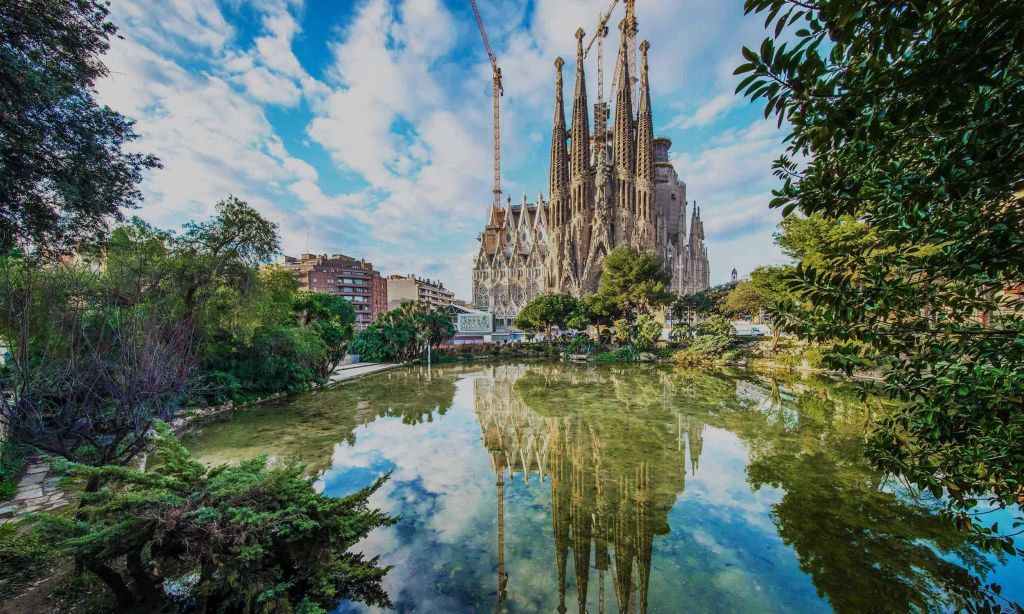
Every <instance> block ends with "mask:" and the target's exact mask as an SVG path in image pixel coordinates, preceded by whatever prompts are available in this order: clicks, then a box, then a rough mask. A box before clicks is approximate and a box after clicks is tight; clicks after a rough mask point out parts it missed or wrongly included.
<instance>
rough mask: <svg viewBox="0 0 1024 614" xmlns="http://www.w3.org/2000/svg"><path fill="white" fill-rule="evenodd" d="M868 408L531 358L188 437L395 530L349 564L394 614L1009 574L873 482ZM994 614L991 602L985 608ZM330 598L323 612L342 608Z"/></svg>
mask: <svg viewBox="0 0 1024 614" xmlns="http://www.w3.org/2000/svg"><path fill="white" fill-rule="evenodd" d="M878 407H879V406H878V403H877V401H870V400H869V401H868V402H862V401H861V400H860V397H859V395H858V394H857V393H856V391H854V390H852V389H850V388H848V387H846V386H838V385H835V384H830V383H827V382H824V381H820V380H814V379H789V380H779V379H772V378H768V377H765V376H757V375H754V374H752V373H749V372H724V371H723V372H710V373H705V372H680V371H675V370H671V369H666V368H661V367H654V366H649V367H644V366H630V367H617V366H609V367H585V366H584V367H580V366H570V365H562V364H549V363H535V364H526V365H517V364H505V365H496V366H486V367H479V366H467V365H453V366H446V367H441V368H435V369H433V370H432V371H429V372H428V371H426V370H424V369H408V370H402V371H392V372H389V373H386V374H381V375H378V376H373V377H370V378H366V379H363V380H359V381H357V382H353V383H351V384H348V385H345V386H341V387H338V388H335V389H331V390H326V391H320V392H316V393H310V394H306V395H301V396H298V397H295V398H292V399H289V400H286V401H281V402H277V403H273V404H267V405H263V406H259V407H257V408H255V409H252V410H249V411H246V412H242V413H240V414H238V415H237V416H236V417H235V418H234V419H233V420H232V421H231V422H228V423H224V424H219V425H213V426H209V427H206V428H205V430H204V432H203V433H202V435H201V436H199V437H198V438H196V439H195V440H194V441H191V442H189V444H190V448H191V449H192V450H193V452H194V453H195V454H196V455H197V456H199V457H200V458H201V459H202V460H204V461H205V462H223V461H237V460H240V459H242V458H246V457H249V456H253V455H255V454H261V453H266V454H269V455H271V456H272V457H274V458H277V459H280V460H288V461H295V462H300V463H303V464H305V465H307V467H308V468H309V471H310V472H311V473H314V474H316V475H317V476H318V484H319V486H320V487H322V488H323V489H324V492H325V493H327V494H329V495H333V496H343V495H345V494H347V493H348V492H351V491H352V490H355V489H356V488H359V487H362V486H364V485H365V484H367V483H369V482H370V481H371V480H372V479H373V478H374V477H376V476H377V475H380V474H381V473H383V472H385V471H392V472H393V475H392V480H391V481H390V482H389V483H388V484H387V485H386V486H385V488H384V489H382V490H381V491H380V492H379V493H378V494H377V495H375V498H374V500H373V503H374V504H375V505H377V506H379V507H381V508H383V509H385V510H386V511H388V512H391V513H394V514H398V515H401V516H402V520H401V522H400V523H399V524H398V525H396V526H395V527H391V528H388V529H384V530H380V531H377V532H375V533H374V534H372V535H371V536H370V537H369V538H368V539H367V540H366V541H365V542H364V543H363V544H362V546H361V547H362V549H363V550H364V551H365V552H367V553H369V554H373V555H379V556H381V559H382V562H384V563H385V564H389V565H393V566H394V568H393V569H392V571H391V572H390V573H389V575H388V577H387V578H386V581H385V586H386V588H387V590H388V592H389V594H390V595H391V598H392V600H393V601H394V603H395V606H396V609H398V610H399V611H423V612H431V611H446V612H449V611H450V612H462V611H467V612H468V611H481V610H488V611H495V610H503V611H510V612H558V611H580V612H583V611H587V612H592V613H594V612H600V611H605V612H678V611H710V610H724V611H750V612H764V611H830V610H835V611H842V612H863V611H908V610H925V611H931V610H941V609H949V608H951V607H955V606H956V605H957V604H960V603H962V602H965V601H971V600H975V599H978V598H980V597H981V596H982V595H983V594H984V593H983V589H984V586H985V585H987V584H988V583H990V582H998V583H999V584H1001V585H1002V588H1003V594H1004V595H1006V596H1007V597H1009V598H1011V599H1017V600H1022V599H1024V586H1022V581H1021V580H1020V579H1019V576H1020V575H1022V571H1024V569H1022V566H1021V564H1020V561H1018V560H1001V559H998V558H994V557H992V556H988V555H984V554H982V553H980V552H978V551H977V550H975V549H974V548H973V547H971V546H970V545H969V544H968V543H966V542H965V541H964V536H963V535H962V534H960V533H957V532H956V531H955V530H953V529H952V528H951V527H950V525H948V524H947V523H945V522H944V521H943V520H942V519H941V518H940V517H939V516H938V511H939V509H940V508H939V506H938V504H937V503H936V502H935V501H934V500H932V499H931V498H930V497H929V496H925V495H919V494H916V493H913V492H909V491H907V490H905V489H902V488H900V487H899V485H898V484H897V483H896V482H894V480H892V479H891V478H886V477H885V476H881V475H879V474H877V473H875V472H873V471H872V470H871V469H870V468H869V467H868V465H867V463H866V462H865V461H864V459H863V457H862V448H861V442H862V441H863V437H864V433H865V429H866V428H868V427H869V425H870V422H871V414H872V412H873V411H877V410H878ZM1004 605H1006V604H1004ZM363 609H364V608H363V607H362V606H361V605H360V604H351V603H343V604H340V605H339V610H340V611H346V612H347V611H362V610H363Z"/></svg>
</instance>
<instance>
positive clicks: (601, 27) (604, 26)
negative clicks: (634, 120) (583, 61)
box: [583, 0, 619, 104]
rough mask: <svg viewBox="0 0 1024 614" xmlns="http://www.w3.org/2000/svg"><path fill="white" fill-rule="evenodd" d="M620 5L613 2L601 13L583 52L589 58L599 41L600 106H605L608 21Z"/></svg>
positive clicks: (617, 0) (598, 93) (598, 92)
mask: <svg viewBox="0 0 1024 614" xmlns="http://www.w3.org/2000/svg"><path fill="white" fill-rule="evenodd" d="M618 4H619V0H612V3H611V4H609V5H608V10H606V11H605V12H603V13H601V14H600V16H599V17H598V20H597V29H595V30H594V35H593V36H592V37H590V43H588V44H587V49H586V51H584V52H583V57H587V55H589V54H590V48H591V47H593V46H594V42H595V41H597V102H598V104H604V39H606V38H608V20H609V19H610V18H611V16H612V11H613V10H615V7H616V5H618Z"/></svg>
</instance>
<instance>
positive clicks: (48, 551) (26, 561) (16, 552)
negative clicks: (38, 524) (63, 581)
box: [0, 524, 56, 597]
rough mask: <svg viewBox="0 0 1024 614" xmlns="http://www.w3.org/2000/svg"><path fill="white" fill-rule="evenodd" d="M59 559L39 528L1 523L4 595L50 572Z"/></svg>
mask: <svg viewBox="0 0 1024 614" xmlns="http://www.w3.org/2000/svg"><path fill="white" fill-rule="evenodd" d="M55 560H56V553H55V551H54V550H53V548H52V547H50V545H49V544H48V543H47V541H46V540H45V539H43V538H42V537H41V536H40V534H39V533H38V532H36V531H31V530H30V531H19V530H18V529H16V528H15V527H14V526H13V525H10V524H6V525H0V597H8V596H10V595H13V594H14V593H16V592H17V590H18V589H19V588H20V587H21V586H22V585H24V584H25V583H27V582H30V581H32V580H34V579H35V578H37V577H39V576H40V575H42V574H43V573H44V572H46V571H47V569H48V568H49V566H50V565H51V564H52V563H53V562H54V561H55Z"/></svg>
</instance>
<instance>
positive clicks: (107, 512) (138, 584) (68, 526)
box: [41, 423, 395, 612]
mask: <svg viewBox="0 0 1024 614" xmlns="http://www.w3.org/2000/svg"><path fill="white" fill-rule="evenodd" d="M153 443H154V446H155V449H156V456H157V458H158V459H159V463H160V464H159V466H158V467H157V468H156V469H154V470H152V471H150V472H140V471H135V470H132V469H127V468H123V467H102V468H91V467H85V466H77V467H74V468H73V469H72V474H73V475H80V476H83V477H89V478H99V479H100V481H101V482H103V483H104V484H106V487H105V488H103V489H101V490H99V491H97V492H92V493H85V494H83V495H82V497H83V500H82V503H83V505H82V507H81V509H80V511H79V513H78V515H77V516H75V517H74V518H68V517H58V516H52V515H45V516H44V517H43V518H42V520H41V530H42V531H43V532H44V534H45V535H46V536H47V537H48V538H49V539H51V540H52V543H54V544H56V545H57V546H58V547H59V548H60V549H61V550H62V551H63V552H64V553H66V554H67V555H69V556H72V557H74V559H75V560H76V561H77V563H78V564H79V565H80V566H81V567H82V568H84V569H88V570H90V571H93V572H94V573H96V574H97V575H98V576H99V577H100V579H102V580H103V581H104V583H105V584H106V585H107V586H108V587H109V588H110V589H111V590H112V592H113V593H114V595H115V596H116V597H117V598H118V602H119V605H120V606H121V607H128V606H130V605H132V604H133V603H135V601H136V597H135V595H141V596H142V597H143V600H144V601H145V602H146V603H147V604H148V605H149V607H153V608H157V607H167V606H169V604H164V602H166V601H167V600H168V599H169V598H168V597H167V593H166V592H165V591H163V590H161V588H160V587H161V585H162V586H172V585H173V586H177V587H179V591H180V592H183V593H185V595H184V599H185V600H187V602H188V605H189V607H190V608H191V609H198V610H206V611H226V610H230V611H259V612H278V611H323V610H329V609H331V608H333V607H334V606H335V604H336V603H337V602H338V601H339V600H341V599H351V600H357V601H363V602H365V603H367V604H370V605H378V606H388V605H390V602H389V600H388V596H387V594H386V593H385V592H384V590H383V588H382V587H381V586H380V580H381V578H383V576H384V575H385V574H386V573H387V569H386V568H382V567H380V566H379V565H378V563H377V559H375V558H373V559H367V558H366V557H364V556H363V555H361V554H356V553H353V552H351V551H350V549H351V548H352V547H353V546H355V544H356V543H357V542H359V541H360V540H361V539H362V538H363V537H365V536H366V535H367V534H368V533H369V532H370V531H372V530H373V529H375V528H377V527H383V526H389V525H391V524H393V523H394V522H395V519H394V518H391V517H389V516H387V515H386V514H384V513H383V512H381V511H380V510H376V509H371V508H370V506H369V504H368V502H367V501H368V499H369V497H370V495H372V494H373V493H374V492H375V491H376V490H377V489H378V488H379V487H380V486H381V484H383V482H384V480H386V479H387V478H386V477H385V478H382V479H380V480H378V481H377V482H376V483H374V484H373V485H371V486H369V487H367V488H365V489H363V490H360V491H358V492H355V493H353V494H351V495H349V496H347V497H344V498H340V499H334V498H330V497H326V496H324V495H321V494H319V493H317V492H316V490H315V489H314V487H313V479H312V478H309V477H306V476H305V475H304V472H303V468H302V467H298V466H280V467H270V466H269V465H268V464H267V458H266V457H265V456H263V457H257V458H253V459H250V460H247V461H243V462H241V463H239V464H237V465H220V466H217V467H212V468H207V467H204V466H203V465H202V464H201V463H199V462H198V461H196V460H194V459H192V457H191V456H190V455H189V453H188V451H187V450H186V449H185V448H184V446H182V445H181V443H180V442H179V441H178V440H177V439H176V438H175V437H174V436H173V435H172V434H171V433H170V430H169V428H168V427H167V426H166V425H164V424H162V423H161V424H158V425H157V435H156V436H155V437H154V440H153ZM121 557H124V560H125V561H126V572H127V573H126V575H123V574H122V573H120V572H118V571H115V570H114V568H113V566H112V564H113V563H114V561H116V560H117V559H119V558H121ZM162 604H163V605H162ZM317 608H319V609H320V610H317Z"/></svg>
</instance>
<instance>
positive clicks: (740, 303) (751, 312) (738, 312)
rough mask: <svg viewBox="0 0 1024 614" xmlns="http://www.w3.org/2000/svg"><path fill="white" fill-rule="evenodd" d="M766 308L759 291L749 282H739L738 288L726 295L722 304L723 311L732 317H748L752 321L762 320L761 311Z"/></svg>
mask: <svg viewBox="0 0 1024 614" xmlns="http://www.w3.org/2000/svg"><path fill="white" fill-rule="evenodd" d="M764 307H765V305H764V304H763V303H762V299H761V296H760V295H759V294H758V292H757V289H756V288H755V287H754V284H752V283H750V281H748V280H741V281H740V282H738V283H737V284H736V287H734V288H733V289H732V290H730V291H729V294H727V295H725V300H724V301H723V302H722V311H723V312H725V313H727V314H729V315H730V316H746V317H748V318H752V319H760V316H761V309H763V308H764Z"/></svg>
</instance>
